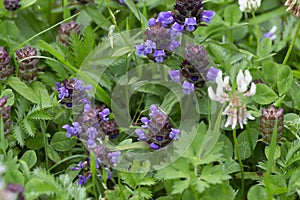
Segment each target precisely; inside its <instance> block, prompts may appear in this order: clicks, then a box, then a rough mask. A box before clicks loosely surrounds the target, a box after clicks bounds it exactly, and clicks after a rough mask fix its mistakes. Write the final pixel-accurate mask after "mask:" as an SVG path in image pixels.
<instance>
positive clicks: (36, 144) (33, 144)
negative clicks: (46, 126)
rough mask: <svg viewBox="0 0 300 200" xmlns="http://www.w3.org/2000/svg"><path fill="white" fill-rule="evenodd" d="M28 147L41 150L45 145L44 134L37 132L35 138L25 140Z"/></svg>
mask: <svg viewBox="0 0 300 200" xmlns="http://www.w3.org/2000/svg"><path fill="white" fill-rule="evenodd" d="M25 145H26V147H27V148H29V149H32V150H39V149H41V148H43V147H44V142H43V136H42V134H36V135H35V136H34V137H33V138H32V137H30V138H27V139H26V141H25Z"/></svg>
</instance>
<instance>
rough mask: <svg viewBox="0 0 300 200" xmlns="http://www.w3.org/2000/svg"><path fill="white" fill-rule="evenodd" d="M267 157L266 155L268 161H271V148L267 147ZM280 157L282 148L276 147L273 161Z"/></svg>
mask: <svg viewBox="0 0 300 200" xmlns="http://www.w3.org/2000/svg"><path fill="white" fill-rule="evenodd" d="M265 155H266V157H267V159H268V160H269V156H270V146H266V147H265ZM280 155H281V151H280V147H279V146H278V145H276V149H275V152H274V158H273V159H275V160H276V159H277V158H280Z"/></svg>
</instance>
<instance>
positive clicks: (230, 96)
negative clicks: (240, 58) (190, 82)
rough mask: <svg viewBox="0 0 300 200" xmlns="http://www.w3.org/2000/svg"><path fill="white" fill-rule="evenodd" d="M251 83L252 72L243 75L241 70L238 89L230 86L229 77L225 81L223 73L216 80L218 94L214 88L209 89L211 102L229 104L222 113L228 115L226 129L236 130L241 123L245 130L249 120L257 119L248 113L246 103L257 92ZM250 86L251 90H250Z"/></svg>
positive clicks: (237, 80) (237, 81)
mask: <svg viewBox="0 0 300 200" xmlns="http://www.w3.org/2000/svg"><path fill="white" fill-rule="evenodd" d="M251 81H252V76H251V74H250V72H249V71H248V70H245V73H243V72H242V70H240V71H239V73H238V75H237V77H236V83H237V87H236V89H233V87H231V86H230V84H229V77H228V76H226V77H225V78H224V80H223V78H222V71H219V73H218V75H217V78H216V83H217V89H216V93H215V92H214V91H213V89H212V87H209V88H208V95H209V97H210V99H211V100H213V101H218V102H220V103H225V102H228V103H229V104H228V106H227V107H226V108H225V110H224V111H223V113H222V114H223V115H227V120H226V123H225V127H228V126H229V125H231V127H232V129H235V128H236V126H237V124H238V123H239V125H240V127H241V128H243V124H247V119H250V120H254V119H255V118H254V117H253V116H251V114H250V113H249V112H248V111H247V108H246V103H245V101H246V98H247V97H250V96H253V95H254V94H255V92H256V85H255V83H253V82H252V83H251ZM250 83H251V85H250ZM249 85H250V89H249V90H248V86H249ZM234 88H235V87H234Z"/></svg>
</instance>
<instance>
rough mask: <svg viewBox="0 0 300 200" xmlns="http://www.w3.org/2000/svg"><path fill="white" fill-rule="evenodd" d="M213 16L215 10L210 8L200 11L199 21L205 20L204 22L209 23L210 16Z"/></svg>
mask: <svg viewBox="0 0 300 200" xmlns="http://www.w3.org/2000/svg"><path fill="white" fill-rule="evenodd" d="M214 16H215V12H214V11H212V10H204V11H203V12H202V18H201V21H203V22H206V23H208V24H209V23H210V21H211V20H212V18H213V17H214Z"/></svg>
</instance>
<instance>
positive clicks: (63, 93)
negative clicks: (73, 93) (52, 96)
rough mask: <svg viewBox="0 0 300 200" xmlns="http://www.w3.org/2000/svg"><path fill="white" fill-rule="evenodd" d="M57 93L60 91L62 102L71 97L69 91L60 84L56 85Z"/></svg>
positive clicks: (59, 96)
mask: <svg viewBox="0 0 300 200" xmlns="http://www.w3.org/2000/svg"><path fill="white" fill-rule="evenodd" d="M56 87H57V91H58V98H59V99H60V100H62V99H64V98H65V97H69V96H70V94H69V90H68V89H67V88H65V87H64V86H61V85H60V83H56Z"/></svg>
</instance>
